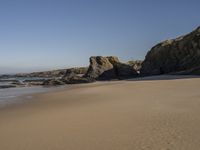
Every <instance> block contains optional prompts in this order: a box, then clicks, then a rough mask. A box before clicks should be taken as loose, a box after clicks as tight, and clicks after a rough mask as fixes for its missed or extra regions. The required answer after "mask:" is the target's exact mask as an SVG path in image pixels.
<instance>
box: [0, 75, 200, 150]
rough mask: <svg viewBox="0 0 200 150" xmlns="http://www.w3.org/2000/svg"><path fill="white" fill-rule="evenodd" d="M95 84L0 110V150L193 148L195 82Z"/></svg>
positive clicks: (199, 81)
mask: <svg viewBox="0 0 200 150" xmlns="http://www.w3.org/2000/svg"><path fill="white" fill-rule="evenodd" d="M168 79H169V78H167V77H166V76H165V77H161V78H159V79H158V78H157V79H156V78H149V79H148V78H147V79H146V80H143V79H141V80H129V81H115V82H99V83H92V84H85V85H77V86H75V87H73V88H70V89H66V90H61V91H55V92H51V93H45V94H39V95H35V96H34V98H33V100H32V101H31V102H27V103H24V104H21V105H17V106H10V107H7V108H3V109H0V149H1V150H161V149H162V150H168V149H170V150H196V149H199V147H200V128H199V127H200V109H199V108H200V88H199V85H200V78H192V77H191V78H183V79H178V78H170V79H169V80H168Z"/></svg>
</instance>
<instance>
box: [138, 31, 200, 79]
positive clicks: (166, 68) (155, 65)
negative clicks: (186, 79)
mask: <svg viewBox="0 0 200 150" xmlns="http://www.w3.org/2000/svg"><path fill="white" fill-rule="evenodd" d="M199 68H200V27H199V28H197V29H196V30H194V31H193V32H191V33H189V34H187V35H185V36H182V37H179V38H177V39H173V40H167V41H164V42H162V43H159V44H158V45H156V46H154V47H153V48H152V49H151V50H150V51H149V52H148V53H147V55H146V58H145V60H144V62H143V63H142V69H141V74H143V75H160V74H167V73H173V72H185V73H188V74H200V70H199ZM190 70H195V71H190Z"/></svg>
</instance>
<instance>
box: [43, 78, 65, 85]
mask: <svg viewBox="0 0 200 150" xmlns="http://www.w3.org/2000/svg"><path fill="white" fill-rule="evenodd" d="M64 84H65V83H64V82H63V81H61V80H58V79H50V80H46V81H44V82H43V83H42V85H44V86H57V85H64Z"/></svg>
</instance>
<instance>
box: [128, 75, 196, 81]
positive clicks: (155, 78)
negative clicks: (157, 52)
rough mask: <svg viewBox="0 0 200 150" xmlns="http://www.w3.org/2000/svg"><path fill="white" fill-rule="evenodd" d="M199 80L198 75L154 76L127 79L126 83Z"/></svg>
mask: <svg viewBox="0 0 200 150" xmlns="http://www.w3.org/2000/svg"><path fill="white" fill-rule="evenodd" d="M192 78H200V75H156V76H147V77H138V78H132V79H127V80H126V81H155V80H179V79H192Z"/></svg>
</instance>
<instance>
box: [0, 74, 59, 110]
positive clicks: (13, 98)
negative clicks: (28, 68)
mask: <svg viewBox="0 0 200 150" xmlns="http://www.w3.org/2000/svg"><path fill="white" fill-rule="evenodd" d="M41 79H44V78H36V77H31V78H21V77H20V78H7V79H0V87H1V86H2V87H4V86H10V85H13V84H12V82H13V81H20V82H22V83H23V81H25V80H35V81H37V80H41ZM46 79H47V78H46ZM53 89H56V88H55V87H42V86H29V87H28V86H27V87H26V86H24V87H13V88H0V107H4V106H6V105H9V104H12V103H19V102H22V101H21V100H20V99H19V97H20V96H22V95H25V99H26V100H31V98H32V96H31V95H32V94H34V93H43V92H47V91H49V90H53Z"/></svg>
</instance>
